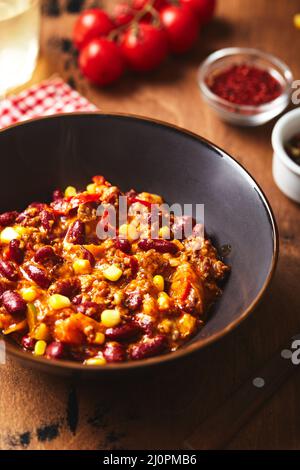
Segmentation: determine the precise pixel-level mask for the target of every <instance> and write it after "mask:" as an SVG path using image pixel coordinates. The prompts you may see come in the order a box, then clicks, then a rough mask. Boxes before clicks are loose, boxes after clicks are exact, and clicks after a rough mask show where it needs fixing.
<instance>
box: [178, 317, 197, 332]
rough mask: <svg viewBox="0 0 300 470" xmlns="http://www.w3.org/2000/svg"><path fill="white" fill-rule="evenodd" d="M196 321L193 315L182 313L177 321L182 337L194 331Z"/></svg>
mask: <svg viewBox="0 0 300 470" xmlns="http://www.w3.org/2000/svg"><path fill="white" fill-rule="evenodd" d="M196 323H197V320H196V318H195V317H193V316H192V315H190V314H189V313H184V314H183V315H182V317H181V318H180V320H179V321H178V329H179V332H180V336H181V337H182V338H186V337H187V336H190V335H191V334H192V333H193V332H194V331H195V328H196Z"/></svg>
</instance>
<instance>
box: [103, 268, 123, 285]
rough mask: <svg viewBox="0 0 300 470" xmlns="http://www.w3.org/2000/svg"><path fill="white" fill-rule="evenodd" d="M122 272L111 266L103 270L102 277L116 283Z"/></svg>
mask: <svg viewBox="0 0 300 470" xmlns="http://www.w3.org/2000/svg"><path fill="white" fill-rule="evenodd" d="M122 274H123V271H122V269H120V268H119V267H118V266H117V265H116V264H112V265H111V266H109V267H108V268H106V269H104V271H103V275H104V277H105V278H106V279H108V280H109V281H114V282H115V281H118V280H119V279H120V277H121V276H122Z"/></svg>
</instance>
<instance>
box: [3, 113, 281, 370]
mask: <svg viewBox="0 0 300 470" xmlns="http://www.w3.org/2000/svg"><path fill="white" fill-rule="evenodd" d="M91 115H92V116H101V117H104V118H105V117H115V118H125V119H129V120H131V119H133V120H137V121H144V122H148V123H152V124H155V125H158V126H159V127H166V128H168V129H170V130H175V131H176V132H179V133H183V134H185V135H187V136H190V137H192V138H194V139H195V140H197V141H200V142H201V143H202V144H205V145H206V146H209V147H212V148H213V150H214V151H215V152H217V153H218V154H220V155H222V156H226V157H227V158H229V159H230V160H232V161H233V162H234V164H236V165H237V168H238V170H239V171H242V172H243V173H244V174H245V176H246V177H247V178H248V179H249V180H250V181H251V182H252V184H253V189H254V190H256V191H257V193H258V195H259V198H260V200H261V201H262V203H263V206H264V208H265V210H266V212H267V215H268V219H269V223H270V225H271V228H272V240H273V254H272V261H271V266H270V270H269V273H268V275H267V277H266V279H265V282H264V284H263V285H262V287H261V289H260V291H259V293H258V294H257V296H256V297H255V299H254V300H253V301H252V303H251V304H250V305H249V306H248V307H247V308H246V309H245V310H244V311H243V312H242V313H241V315H240V316H239V317H238V318H237V319H236V320H234V321H232V322H230V323H229V324H228V325H227V326H226V327H225V328H223V330H221V331H219V332H218V333H215V334H213V335H211V336H210V337H208V338H203V339H201V341H199V342H194V343H187V344H186V345H185V346H183V347H182V348H179V349H177V350H176V351H174V352H170V353H167V354H162V355H159V356H155V357H151V358H148V359H143V360H140V361H128V362H124V363H119V364H107V365H105V367H104V366H86V365H84V364H81V363H77V362H75V361H67V360H62V361H54V360H53V361H51V360H49V359H46V358H44V357H40V356H34V355H33V354H28V352H26V351H24V350H22V349H21V348H20V347H19V346H17V345H15V344H13V343H11V342H10V341H9V340H7V339H6V338H5V336H4V335H1V334H0V338H1V339H3V340H4V342H5V347H6V351H7V352H8V353H9V354H11V355H12V356H14V357H16V358H18V359H20V360H25V361H28V363H29V364H30V363H32V364H35V365H37V366H38V365H39V366H40V367H43V366H45V367H46V366H49V368H52V370H53V372H54V373H55V372H57V373H58V372H59V370H69V371H72V372H74V373H75V372H82V373H83V372H85V373H88V374H94V375H95V374H97V373H100V372H102V373H109V372H110V371H111V373H113V371H119V372H121V371H125V370H129V369H142V368H144V367H149V366H154V365H159V364H166V363H169V362H170V361H174V360H176V359H180V358H183V357H185V356H188V355H189V354H192V353H195V352H197V351H199V350H200V349H203V348H204V347H207V346H209V345H211V344H213V343H215V342H216V341H218V340H220V339H221V338H223V337H224V336H226V335H227V334H228V333H230V332H231V331H233V330H234V329H235V328H236V327H237V326H238V325H240V324H241V323H242V321H244V320H245V319H246V318H247V317H248V316H249V315H250V313H252V311H253V310H254V309H255V307H256V306H257V305H258V304H259V302H260V301H261V299H262V297H263V296H264V294H265V292H266V290H267V288H268V286H269V284H270V282H271V280H272V278H273V276H274V273H275V270H276V266H277V262H278V256H279V231H278V227H277V223H276V220H275V216H274V214H273V210H272V208H271V206H270V203H269V201H268V199H267V197H266V196H265V194H264V192H263V190H262V189H261V187H260V186H259V184H258V183H257V182H256V181H255V179H254V178H253V177H252V176H251V175H250V173H249V172H248V171H247V170H246V169H245V168H244V166H243V165H241V164H240V163H239V162H238V161H237V160H236V159H235V158H233V157H232V156H231V155H229V154H228V153H227V152H226V151H225V150H223V149H221V148H220V147H218V146H217V145H215V144H213V143H212V142H210V141H209V140H207V139H205V138H204V137H202V136H200V135H198V134H196V133H194V132H192V131H190V130H187V129H184V128H182V127H180V126H177V125H175V124H172V123H168V122H165V121H161V120H159V119H154V118H150V117H146V116H142V115H137V114H129V113H119V112H106V111H104V112H101V111H92V112H91V111H86V112H84V111H78V112H74V113H61V114H55V115H51V116H43V117H37V118H32V119H28V120H26V121H22V122H17V123H15V124H12V125H10V126H8V127H6V128H3V129H0V135H1V134H2V133H5V132H7V131H9V130H11V129H13V128H16V127H19V126H26V125H30V124H31V123H34V122H39V121H47V120H52V119H60V118H65V117H73V116H78V117H80V116H91Z"/></svg>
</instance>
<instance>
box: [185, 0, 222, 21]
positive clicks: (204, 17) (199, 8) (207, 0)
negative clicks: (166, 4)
mask: <svg viewBox="0 0 300 470" xmlns="http://www.w3.org/2000/svg"><path fill="white" fill-rule="evenodd" d="M180 3H181V4H182V5H186V6H188V7H190V8H191V9H192V11H194V12H195V13H196V15H197V16H198V18H199V21H200V23H201V24H207V23H208V22H209V21H210V20H211V19H212V17H213V16H214V12H215V9H216V6H217V0H180Z"/></svg>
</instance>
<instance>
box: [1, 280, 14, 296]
mask: <svg viewBox="0 0 300 470" xmlns="http://www.w3.org/2000/svg"><path fill="white" fill-rule="evenodd" d="M9 284H13V283H10V282H6V281H5V279H3V278H2V279H1V280H0V296H1V295H2V294H3V292H5V291H6V290H9V289H10V288H11V287H12V286H11V285H9Z"/></svg>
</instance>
